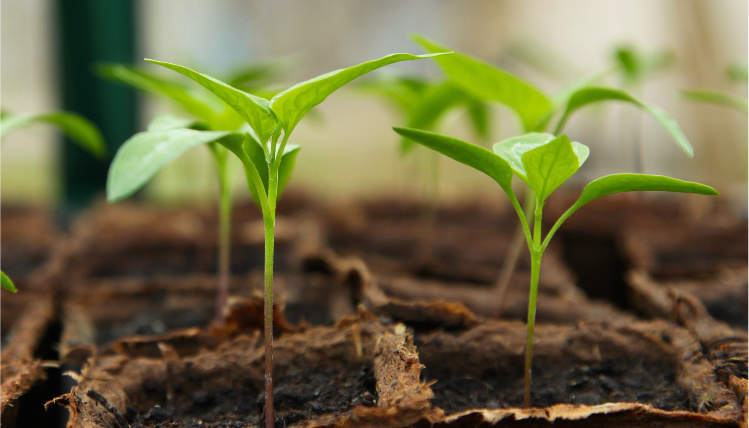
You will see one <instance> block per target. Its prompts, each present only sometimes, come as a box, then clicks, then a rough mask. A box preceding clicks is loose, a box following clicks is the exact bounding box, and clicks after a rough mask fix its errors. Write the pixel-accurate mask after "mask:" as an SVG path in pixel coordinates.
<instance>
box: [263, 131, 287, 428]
mask: <svg viewBox="0 0 749 428" xmlns="http://www.w3.org/2000/svg"><path fill="white" fill-rule="evenodd" d="M285 145H286V137H285V136H284V139H283V143H282V145H281V147H284V146H285ZM280 157H281V156H280V155H279V156H278V158H279V162H271V163H270V164H269V165H268V213H267V215H264V216H263V220H264V224H265V272H264V285H265V287H264V304H263V316H264V321H265V322H264V325H265V427H266V428H273V426H274V422H275V415H274V410H273V251H274V243H275V233H276V199H277V195H278V166H279V165H280Z"/></svg>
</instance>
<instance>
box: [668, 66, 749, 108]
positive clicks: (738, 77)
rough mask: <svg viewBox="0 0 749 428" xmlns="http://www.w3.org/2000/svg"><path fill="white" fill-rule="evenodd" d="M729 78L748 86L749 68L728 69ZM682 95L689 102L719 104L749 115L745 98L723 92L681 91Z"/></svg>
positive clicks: (748, 104) (736, 67)
mask: <svg viewBox="0 0 749 428" xmlns="http://www.w3.org/2000/svg"><path fill="white" fill-rule="evenodd" d="M728 76H729V77H730V78H731V80H734V81H735V82H737V83H741V84H743V85H746V84H747V78H748V77H747V67H746V64H741V65H734V66H732V67H730V68H729V69H728ZM681 95H682V96H683V97H684V98H685V99H687V100H689V101H697V102H703V103H711V104H717V105H721V106H724V107H728V108H731V109H734V110H737V111H740V112H742V113H744V114H747V113H749V103H747V100H746V99H744V98H739V97H736V96H733V95H728V94H725V93H723V92H717V91H710V90H702V89H690V90H685V91H681Z"/></svg>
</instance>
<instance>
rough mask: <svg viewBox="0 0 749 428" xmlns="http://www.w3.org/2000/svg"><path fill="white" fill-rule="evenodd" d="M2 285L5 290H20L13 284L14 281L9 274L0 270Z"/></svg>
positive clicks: (13, 291)
mask: <svg viewBox="0 0 749 428" xmlns="http://www.w3.org/2000/svg"><path fill="white" fill-rule="evenodd" d="M0 285H2V287H3V289H4V290H8V291H10V292H11V293H16V292H18V290H17V289H16V286H15V285H14V284H13V281H11V279H10V278H9V277H8V275H6V274H5V272H3V271H0Z"/></svg>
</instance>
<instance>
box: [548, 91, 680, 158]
mask: <svg viewBox="0 0 749 428" xmlns="http://www.w3.org/2000/svg"><path fill="white" fill-rule="evenodd" d="M601 101H624V102H627V103H630V104H632V105H635V106H637V107H639V108H640V109H642V110H644V111H646V112H647V113H648V114H650V115H651V116H653V118H654V119H655V120H657V121H658V123H660V124H661V126H662V127H663V128H664V129H665V130H666V132H668V133H669V135H670V136H671V138H672V139H673V140H674V142H675V143H676V145H677V146H678V147H679V148H680V149H681V150H682V151H683V152H684V153H686V154H687V156H689V157H692V156H694V149H693V148H692V145H691V144H690V143H689V140H688V139H687V137H686V136H685V135H684V133H683V132H682V130H681V127H679V124H678V123H676V121H675V120H674V119H673V118H672V117H671V116H669V115H668V114H666V112H664V111H663V110H661V109H659V108H657V107H653V106H649V105H647V104H644V103H643V102H641V101H640V100H638V99H637V98H635V97H633V96H632V95H630V94H628V93H626V92H624V91H620V90H618V89H611V88H594V87H587V88H582V89H579V90H577V91H576V92H575V93H573V94H572V96H570V98H569V101H568V102H567V108H566V109H565V110H564V113H563V114H562V117H561V118H560V119H559V123H558V124H557V131H556V133H559V131H560V130H561V129H562V127H563V126H564V124H565V123H566V121H567V119H568V118H569V116H570V115H571V114H572V113H573V112H575V111H576V110H578V109H580V108H581V107H583V106H586V105H588V104H593V103H597V102H601Z"/></svg>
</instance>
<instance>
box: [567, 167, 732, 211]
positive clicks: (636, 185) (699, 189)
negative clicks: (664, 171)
mask: <svg viewBox="0 0 749 428" xmlns="http://www.w3.org/2000/svg"><path fill="white" fill-rule="evenodd" d="M638 191H663V192H679V193H696V194H700V195H718V192H717V191H716V190H715V189H713V188H712V187H710V186H706V185H704V184H700V183H694V182H691V181H684V180H679V179H676V178H671V177H665V176H662V175H648V174H613V175H607V176H605V177H601V178H599V179H597V180H593V181H591V182H590V183H589V184H588V185H587V186H585V189H583V193H582V194H581V195H580V198H579V199H578V200H577V202H575V204H574V205H573V209H572V211H574V210H577V209H578V208H580V207H582V206H583V205H585V204H587V203H588V202H590V201H592V200H594V199H597V198H600V197H601V196H606V195H612V194H614V193H622V192H638Z"/></svg>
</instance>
